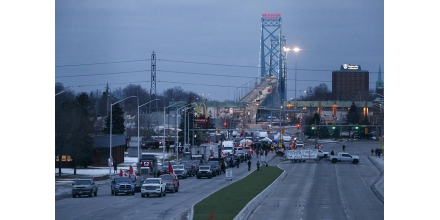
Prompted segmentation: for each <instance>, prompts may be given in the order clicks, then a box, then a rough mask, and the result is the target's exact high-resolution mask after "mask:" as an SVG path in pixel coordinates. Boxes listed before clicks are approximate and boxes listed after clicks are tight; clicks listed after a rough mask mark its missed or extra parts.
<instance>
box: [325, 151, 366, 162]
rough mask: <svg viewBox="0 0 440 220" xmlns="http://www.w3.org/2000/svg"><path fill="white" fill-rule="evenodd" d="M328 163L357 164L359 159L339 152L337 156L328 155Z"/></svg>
mask: <svg viewBox="0 0 440 220" xmlns="http://www.w3.org/2000/svg"><path fill="white" fill-rule="evenodd" d="M330 161H331V162H332V163H337V162H350V163H354V164H358V163H359V157H358V156H356V155H351V154H349V153H344V152H339V153H338V155H330Z"/></svg>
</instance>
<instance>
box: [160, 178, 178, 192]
mask: <svg viewBox="0 0 440 220" xmlns="http://www.w3.org/2000/svg"><path fill="white" fill-rule="evenodd" d="M159 178H162V180H163V181H165V183H166V186H165V189H166V191H169V192H172V193H174V192H179V186H180V181H179V178H177V176H176V175H175V174H172V173H171V174H162V175H160V176H159Z"/></svg>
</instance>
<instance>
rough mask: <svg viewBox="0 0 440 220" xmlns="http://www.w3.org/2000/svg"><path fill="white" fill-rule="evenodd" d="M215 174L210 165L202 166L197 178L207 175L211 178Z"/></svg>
mask: <svg viewBox="0 0 440 220" xmlns="http://www.w3.org/2000/svg"><path fill="white" fill-rule="evenodd" d="M213 176H214V171H213V170H212V169H211V166H209V165H203V166H200V168H199V172H197V179H200V178H202V177H207V178H208V179H211V178H212V177H213Z"/></svg>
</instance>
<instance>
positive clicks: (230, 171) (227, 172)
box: [226, 169, 232, 179]
mask: <svg viewBox="0 0 440 220" xmlns="http://www.w3.org/2000/svg"><path fill="white" fill-rule="evenodd" d="M226 179H232V169H226Z"/></svg>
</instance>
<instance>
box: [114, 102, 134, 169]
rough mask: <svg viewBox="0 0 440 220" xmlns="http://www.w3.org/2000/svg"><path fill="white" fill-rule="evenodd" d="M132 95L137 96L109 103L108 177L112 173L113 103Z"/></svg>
mask: <svg viewBox="0 0 440 220" xmlns="http://www.w3.org/2000/svg"><path fill="white" fill-rule="evenodd" d="M134 97H137V96H135V95H133V96H128V97H127V98H125V99H122V100H119V101H117V102H115V103H113V104H111V105H110V158H109V163H108V164H109V175H110V177H111V175H112V166H111V164H112V163H113V158H112V138H113V137H112V136H113V105H116V104H118V103H120V102H122V101H124V100H126V99H128V98H134Z"/></svg>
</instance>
